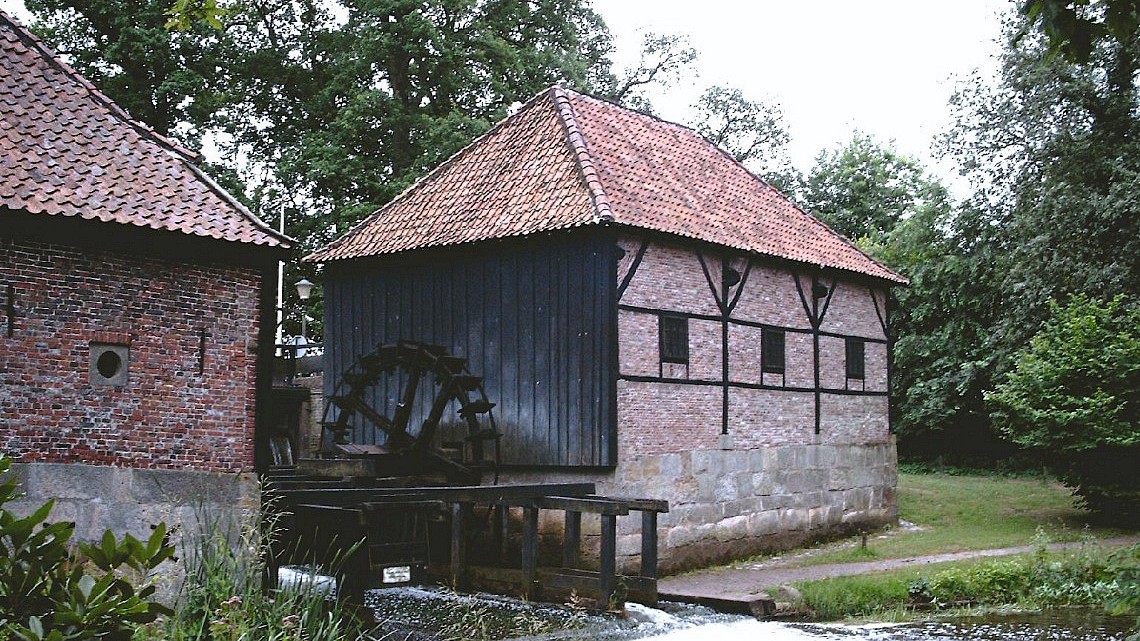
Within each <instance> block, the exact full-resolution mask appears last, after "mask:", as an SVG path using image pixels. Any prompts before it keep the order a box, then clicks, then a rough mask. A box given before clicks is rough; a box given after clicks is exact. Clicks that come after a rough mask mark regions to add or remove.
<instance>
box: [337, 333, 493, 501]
mask: <svg viewBox="0 0 1140 641" xmlns="http://www.w3.org/2000/svg"><path fill="white" fill-rule="evenodd" d="M494 406H495V404H494V403H492V402H490V401H489V400H488V399H487V395H486V393H485V392H484V390H483V379H482V377H479V376H474V375H472V374H471V372H470V371H468V369H467V359H465V358H463V357H460V356H453V355H451V354H448V353H447V350H446V349H445V348H443V347H441V346H439V345H430V344H427V343H421V342H417V341H405V340H401V341H399V342H397V343H395V344H385V345H380V346H379V347H377V348H376V350H375V351H373V352H372V353H370V354H367V355H365V356H363V357H362V358H360V359H359V360H358V361H356V363H354V364H353V365H352V367H350V368H349V369H348V371H346V372H344V373H343V374H342V375H341V377H340V382H339V383H338V385H337V388H336V391H335V393H334V394H333V395H332V396H331V397H330V398H329V399H328V403H327V404H326V406H325V415H324V420H323V425H324V427H325V430H326V437H325V439H324V445H323V447H322V451H323V453H324V454H325V455H326V456H329V455H331V456H333V457H349V458H372V459H374V460H375V463H376V465H375V469H376V472H375V473H376V474H377V475H378V476H406V475H425V474H432V473H440V472H442V473H443V474H445V475H446V476H447V479H448V480H449V481H452V482H456V481H458V482H463V483H472V482H473V483H478V482H479V480H478V479H479V478H480V477H481V475H482V473H483V472H485V471H487V470H488V469H491V468H497V466H498V462H499V438H500V434H499V432H498V429H497V428H496V426H495V419H494V416H493V415H492V414H491V409H492V408H493V407H494ZM354 439H355V440H356V441H358V442H355V443H354V442H353V440H354Z"/></svg>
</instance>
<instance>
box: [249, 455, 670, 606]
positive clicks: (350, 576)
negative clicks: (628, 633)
mask: <svg viewBox="0 0 1140 641" xmlns="http://www.w3.org/2000/svg"><path fill="white" fill-rule="evenodd" d="M407 482H408V479H407V478H392V479H343V480H328V479H317V478H299V477H293V476H289V475H282V474H275V475H273V476H272V477H271V479H270V481H269V483H268V490H267V491H268V492H269V494H270V500H269V504H270V505H271V506H272V507H273V509H276V510H278V512H279V514H281V515H282V519H281V522H280V525H281V540H280V543H279V545H278V555H277V560H278V562H280V563H297V564H312V563H317V564H322V565H324V566H325V567H335V568H338V569H337V570H336V574H337V578H338V583H339V586H340V587H339V593H340V595H341V596H342V597H344V598H347V599H350V600H354V601H360V600H362V599H363V594H364V592H365V591H366V590H369V589H373V588H381V587H386V586H397V585H408V584H427V583H444V584H447V585H450V586H453V587H455V588H458V589H479V590H486V591H491V592H496V593H501V594H510V595H517V596H521V597H524V598H527V599H532V600H564V599H567V598H568V597H570V596H571V595H577V596H578V597H580V598H583V599H588V600H592V601H593V603H594V604H595V607H596V608H597V609H605V608H608V607H609V606H610V605H611V603H612V602H613V601H614V600H615V599H619V598H620V599H629V600H634V601H640V602H643V603H649V604H652V603H656V601H657V515H658V514H659V513H661V512H667V511H668V509H669V506H668V503H667V502H665V501H655V500H647V499H625V498H613V497H603V496H597V495H595V493H594V492H595V486H594V484H593V483H555V484H531V485H481V486H415V487H401V486H398V485H400V484H406V483H407ZM361 485H367V486H364V487H361ZM543 510H547V511H558V512H562V521H561V523H562V528H561V533H560V535H561V541H560V542H559V543H560V544H559V545H558V546H557V548H553V547H552V546H548V547H550V548H551V549H548V550H546V551H545V552H546V553H545V554H544V550H543V549H542V545H541V543H542V541H543V533H541V532H540V531H539V521H540V519H539V513H540V512H541V511H543ZM638 513H640V524H641V549H640V561H641V562H640V570H639V571H638V572H637V573H636V574H619V572H618V564H617V531H618V528H617V521H618V518H637V516H636V515H637V514H638ZM584 514H586V515H596V517H597V518H598V519H599V521H600V523H599V533H598V545H597V548H596V549H597V553H596V557H595V558H594V559H592V561H593V562H591V559H590V555H589V554H585V553H584V550H583V545H582V543H583V529H582V519H583V515H584ZM516 515H517V517H518V518H515V517H516ZM631 515H633V516H631ZM550 538H552V537H551V536H550V534H549V533H547V535H546V539H547V541H548V542H549V539H550ZM591 547H592V546H591ZM551 550H552V551H553V553H551Z"/></svg>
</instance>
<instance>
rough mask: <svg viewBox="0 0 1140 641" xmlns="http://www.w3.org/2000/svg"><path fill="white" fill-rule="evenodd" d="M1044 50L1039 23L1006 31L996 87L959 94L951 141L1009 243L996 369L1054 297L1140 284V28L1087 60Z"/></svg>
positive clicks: (1109, 292) (1129, 289)
mask: <svg viewBox="0 0 1140 641" xmlns="http://www.w3.org/2000/svg"><path fill="white" fill-rule="evenodd" d="M1018 28H1019V26H1018V25H1017V24H1013V25H1011V26H1010V31H1011V32H1016V30H1017V29H1018ZM1021 28H1024V26H1022V27H1021ZM1046 51H1047V45H1046V43H1045V42H1044V40H1043V39H1042V38H1040V37H1037V36H1036V35H1035V34H1033V33H1030V34H1029V35H1027V36H1025V37H1022V38H1021V39H1018V40H1011V44H1010V45H1009V46H1008V47H1007V50H1006V52H1005V53H1004V55H1003V66H1002V75H1001V78H1000V80H999V81H998V83H997V84H996V85H993V86H988V85H986V84H984V83H982V84H976V85H972V86H971V85H966V86H964V87H963V88H962V89H961V90H959V91H958V92H957V94H956V95H955V97H954V99H953V103H954V104H955V105H956V106H957V107H958V123H957V125H956V126H955V128H954V129H953V130H952V131H951V133H950V135H949V136H948V137H947V140H946V142H947V146H946V148H947V149H948V150H949V152H950V153H951V154H952V155H953V156H956V157H957V158H958V160H959V161H960V163H961V165H962V167H963V168H964V170H966V171H967V172H968V173H970V174H971V175H972V176H973V177H974V179H975V182H976V184H978V185H980V186H981V187H980V189H979V193H978V196H977V197H976V199H975V200H976V202H977V203H978V206H979V207H982V208H984V209H985V210H987V212H988V214H987V215H988V217H989V218H990V220H991V221H992V224H993V225H995V226H997V227H1000V228H1001V229H1002V232H1003V233H1002V241H1001V242H1002V243H1003V247H1004V249H1003V251H1005V252H1007V253H1008V261H1007V264H1008V271H1009V273H1008V276H1007V277H1006V279H1005V283H1004V287H1005V288H1006V289H1007V290H1008V291H1009V292H1010V293H1011V295H1010V296H1009V298H1008V301H1007V304H1006V305H1005V309H1004V312H1005V314H1004V318H1003V319H1002V320H1001V322H1000V323H999V324H998V326H997V327H995V330H994V331H995V332H996V333H997V334H999V335H1000V336H998V337H997V338H996V339H995V340H993V341H992V342H993V345H994V348H995V349H996V350H998V351H999V352H1000V353H1001V354H1002V356H1000V357H999V365H998V369H999V370H1003V369H1004V367H1005V366H1004V365H1001V363H1000V361H1001V359H1003V358H1005V357H1008V356H1009V355H1011V354H1012V353H1013V352H1015V351H1017V350H1018V349H1020V348H1021V347H1023V346H1024V345H1025V344H1026V343H1027V342H1028V340H1029V337H1030V336H1032V335H1033V333H1034V332H1036V330H1037V329H1038V328H1039V327H1040V326H1041V324H1042V323H1043V322H1044V320H1045V318H1047V316H1048V314H1049V303H1050V301H1058V300H1064V299H1065V298H1066V297H1068V296H1069V295H1071V294H1078V293H1087V294H1089V295H1092V296H1096V297H1103V298H1110V297H1112V296H1114V295H1115V294H1117V293H1122V292H1123V293H1131V294H1136V293H1138V292H1140V284H1138V282H1137V280H1136V278H1135V274H1136V273H1138V269H1140V240H1138V239H1140V218H1138V217H1137V216H1136V215H1135V212H1136V211H1137V207H1138V205H1140V202H1138V201H1137V197H1136V186H1137V184H1140V182H1138V181H1140V118H1138V117H1137V115H1136V114H1137V113H1138V111H1137V110H1138V108H1140V103H1138V101H1137V93H1136V88H1135V86H1134V80H1133V79H1134V77H1135V76H1136V73H1137V70H1138V69H1140V58H1138V55H1140V51H1138V50H1137V47H1136V44H1135V38H1134V37H1133V38H1132V40H1131V43H1123V42H1119V41H1116V40H1104V41H1102V42H1100V43H1099V44H1098V45H1097V46H1096V47H1094V49H1093V51H1092V52H1091V54H1090V57H1089V59H1088V61H1087V62H1084V63H1074V62H1071V61H1069V60H1067V59H1064V58H1063V57H1056V56H1054V57H1049V56H1047V55H1046Z"/></svg>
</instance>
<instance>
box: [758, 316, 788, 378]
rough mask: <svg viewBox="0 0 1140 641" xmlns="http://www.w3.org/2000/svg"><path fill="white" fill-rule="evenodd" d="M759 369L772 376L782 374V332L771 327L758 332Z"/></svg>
mask: <svg viewBox="0 0 1140 641" xmlns="http://www.w3.org/2000/svg"><path fill="white" fill-rule="evenodd" d="M760 369H761V370H762V371H764V372H770V373H773V374H783V373H784V330H782V329H772V328H771V327H764V328H762V329H761V330H760Z"/></svg>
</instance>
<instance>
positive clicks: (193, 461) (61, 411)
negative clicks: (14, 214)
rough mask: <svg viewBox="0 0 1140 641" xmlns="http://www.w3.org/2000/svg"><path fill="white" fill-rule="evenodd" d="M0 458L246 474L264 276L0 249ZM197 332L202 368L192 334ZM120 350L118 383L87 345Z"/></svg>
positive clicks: (57, 250)
mask: <svg viewBox="0 0 1140 641" xmlns="http://www.w3.org/2000/svg"><path fill="white" fill-rule="evenodd" d="M0 281H2V283H0V284H3V285H4V286H6V285H7V284H8V283H12V284H14V285H15V288H16V300H17V303H18V305H19V312H18V314H17V319H16V323H15V328H14V332H13V334H14V335H13V337H12V338H8V337H7V333H6V332H2V331H0V391H2V394H0V451H3V452H4V453H6V454H9V455H12V456H15V457H18V458H19V459H21V460H23V461H28V462H31V461H38V462H67V463H90V464H95V465H115V466H123V467H132V468H167V469H193V470H201V471H211V472H238V471H248V470H252V468H253V464H254V407H255V395H256V384H255V367H256V354H255V353H254V351H253V350H254V346H255V345H256V339H257V334H258V296H259V284H260V276H259V273H258V272H257V271H256V270H255V269H250V268H237V267H227V266H222V265H215V264H208V263H207V264H196V263H191V262H177V261H170V260H162V259H158V258H144V257H133V256H129V255H123V254H119V253H113V252H109V251H99V250H93V249H86V248H85V249H82V250H80V249H78V248H75V247H71V246H66V245H56V244H48V243H43V242H36V241H26V240H18V239H17V240H15V241H7V242H5V243H3V244H0ZM203 330H204V331H205V333H206V342H205V345H206V348H205V355H204V362H201V365H202V371H201V373H200V372H199V367H200V358H201V354H200V344H201V332H202V331H203ZM93 343H95V344H108V345H113V346H125V347H126V349H127V353H128V359H127V374H126V381H125V384H123V385H110V384H101V383H100V382H98V380H96V382H92V374H91V371H90V370H91V366H90V360H91V354H92V344H93Z"/></svg>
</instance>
